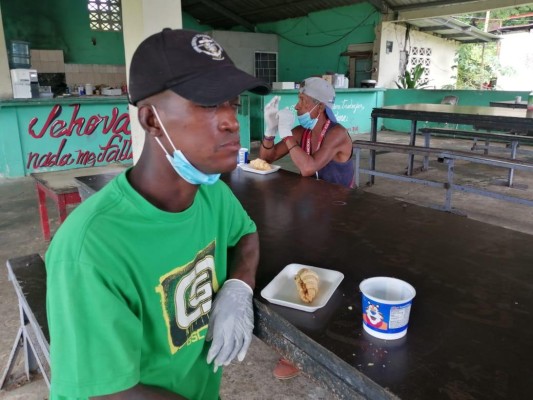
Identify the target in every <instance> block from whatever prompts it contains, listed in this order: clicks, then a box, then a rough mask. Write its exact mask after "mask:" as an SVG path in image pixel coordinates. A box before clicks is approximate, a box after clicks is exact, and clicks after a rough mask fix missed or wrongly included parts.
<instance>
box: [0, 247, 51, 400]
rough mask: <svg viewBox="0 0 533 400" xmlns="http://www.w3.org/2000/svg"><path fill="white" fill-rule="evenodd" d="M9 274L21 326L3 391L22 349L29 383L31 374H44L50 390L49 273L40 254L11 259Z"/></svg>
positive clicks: (7, 368)
mask: <svg viewBox="0 0 533 400" xmlns="http://www.w3.org/2000/svg"><path fill="white" fill-rule="evenodd" d="M6 266H7V273H8V278H9V280H10V281H12V282H13V287H14V288H15V293H16V294H17V299H18V305H19V311H20V326H19V329H18V332H17V335H16V337H15V342H14V344H13V348H12V350H11V353H10V354H9V359H8V362H7V366H6V368H5V370H4V373H3V374H2V377H1V379H0V389H2V388H3V387H4V385H5V384H6V382H7V380H8V377H9V376H10V374H11V371H12V369H13V367H14V365H15V363H16V361H17V358H18V355H19V353H20V351H21V350H22V353H23V356H24V369H25V374H26V377H27V379H28V380H30V372H40V373H41V374H42V376H43V378H44V380H45V382H46V384H47V385H48V388H50V345H49V343H50V335H49V332H48V322H47V319H46V270H45V267H44V261H43V259H42V258H41V256H39V254H31V255H28V256H23V257H18V258H12V259H9V260H7V263H6Z"/></svg>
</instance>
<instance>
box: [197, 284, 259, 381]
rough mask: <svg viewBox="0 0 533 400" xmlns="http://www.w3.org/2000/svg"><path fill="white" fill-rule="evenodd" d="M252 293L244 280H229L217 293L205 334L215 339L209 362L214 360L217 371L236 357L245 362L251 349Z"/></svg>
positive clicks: (210, 350) (252, 323) (209, 353)
mask: <svg viewBox="0 0 533 400" xmlns="http://www.w3.org/2000/svg"><path fill="white" fill-rule="evenodd" d="M253 293H254V292H253V290H252V288H251V287H250V286H248V285H247V284H246V283H244V282H243V281H241V280H239V279H228V280H227V281H226V282H224V285H222V288H221V289H220V290H219V291H218V293H217V295H216V298H215V301H214V302H213V307H212V308H211V315H210V317H209V329H208V330H207V336H206V340H207V341H212V343H211V348H210V349H209V352H208V353H207V363H208V364H210V363H211V362H212V361H214V371H215V372H217V369H218V367H220V366H221V365H228V364H229V363H230V362H231V360H233V359H234V358H235V356H237V359H238V360H239V361H242V360H243V359H244V356H245V355H246V352H247V351H248V347H249V346H250V343H251V341H252V331H253V329H254V311H253V306H252V297H253Z"/></svg>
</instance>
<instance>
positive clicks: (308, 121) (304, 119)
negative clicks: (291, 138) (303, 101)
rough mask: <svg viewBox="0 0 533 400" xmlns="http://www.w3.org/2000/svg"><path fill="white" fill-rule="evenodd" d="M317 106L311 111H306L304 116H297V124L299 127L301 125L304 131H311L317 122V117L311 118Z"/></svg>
mask: <svg viewBox="0 0 533 400" xmlns="http://www.w3.org/2000/svg"><path fill="white" fill-rule="evenodd" d="M317 106H318V104H316V105H315V106H314V107H313V108H312V109H311V111H307V112H306V113H305V114H302V115H298V122H299V123H300V125H302V126H303V127H304V128H305V129H313V128H314V127H315V125H316V123H317V122H318V116H317V117H316V118H311V112H312V111H313V110H314V109H315V108H316V107H317Z"/></svg>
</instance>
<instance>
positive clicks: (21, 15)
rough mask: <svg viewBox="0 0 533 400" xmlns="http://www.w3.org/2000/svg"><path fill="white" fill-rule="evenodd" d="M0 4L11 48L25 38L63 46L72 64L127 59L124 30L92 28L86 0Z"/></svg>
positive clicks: (0, 0) (1, 0) (5, 0)
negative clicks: (16, 41) (96, 29)
mask: <svg viewBox="0 0 533 400" xmlns="http://www.w3.org/2000/svg"><path fill="white" fill-rule="evenodd" d="M0 7H1V8H2V19H3V23H4V33H5V38H6V45H7V46H8V48H9V42H10V40H24V41H28V42H30V47H31V48H32V49H38V50H55V49H60V50H63V52H64V56H65V63H69V64H115V65H124V64H125V63H126V62H125V58H124V41H123V37H122V32H96V31H91V30H90V29H89V12H88V10H87V2H86V1H85V0H24V1H13V0H0ZM93 38H94V39H95V41H96V44H95V45H93V43H92V39H93Z"/></svg>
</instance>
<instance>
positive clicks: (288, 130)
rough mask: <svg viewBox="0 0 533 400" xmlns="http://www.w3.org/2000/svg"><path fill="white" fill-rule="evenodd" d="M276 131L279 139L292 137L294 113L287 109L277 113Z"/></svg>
mask: <svg viewBox="0 0 533 400" xmlns="http://www.w3.org/2000/svg"><path fill="white" fill-rule="evenodd" d="M278 121H279V122H278V131H279V137H280V138H282V139H284V138H286V137H287V136H292V127H293V126H294V113H293V112H292V111H291V110H289V109H288V108H284V109H283V110H281V111H279V112H278Z"/></svg>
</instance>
